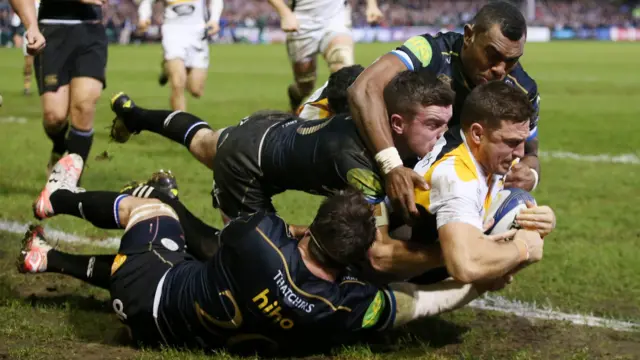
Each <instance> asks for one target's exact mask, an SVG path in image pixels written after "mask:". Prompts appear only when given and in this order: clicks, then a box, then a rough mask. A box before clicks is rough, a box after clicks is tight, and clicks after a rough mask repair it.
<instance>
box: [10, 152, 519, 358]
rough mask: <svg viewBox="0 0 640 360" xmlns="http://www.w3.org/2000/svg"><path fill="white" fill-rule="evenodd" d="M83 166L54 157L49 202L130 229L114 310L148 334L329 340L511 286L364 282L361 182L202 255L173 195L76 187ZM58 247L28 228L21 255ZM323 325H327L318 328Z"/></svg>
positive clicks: (205, 343)
mask: <svg viewBox="0 0 640 360" xmlns="http://www.w3.org/2000/svg"><path fill="white" fill-rule="evenodd" d="M81 167H82V159H81V158H80V157H79V156H77V155H75V154H71V155H68V156H67V157H65V158H63V159H62V160H61V162H59V163H58V164H56V168H55V172H54V173H52V177H51V179H55V180H57V181H54V182H50V183H49V184H48V186H49V188H50V190H51V193H52V196H51V201H52V202H53V203H54V204H53V208H58V207H67V208H68V209H71V204H73V205H75V207H76V208H78V207H79V208H81V209H82V208H84V210H83V211H81V212H80V213H78V212H77V211H76V210H74V211H73V212H74V213H75V216H77V217H79V218H84V219H86V220H89V221H91V222H92V223H93V224H101V225H102V227H107V226H108V225H110V226H111V227H112V228H120V227H122V228H124V229H125V230H124V231H125V232H124V235H123V236H122V239H121V244H120V248H119V250H118V254H117V255H116V256H115V257H114V258H113V260H114V261H113V263H112V266H111V269H110V271H109V272H108V273H109V274H110V286H109V288H110V294H111V302H112V306H113V309H114V311H115V313H116V314H117V315H118V317H119V318H120V320H121V321H122V322H123V323H124V324H126V325H127V326H128V327H129V329H130V333H131V335H132V338H133V339H134V340H135V341H136V342H137V343H138V344H141V345H145V346H157V345H169V346H178V347H188V348H203V349H206V350H213V349H218V348H223V347H224V348H227V349H228V350H230V351H240V352H244V353H247V352H248V353H253V352H254V351H260V352H261V353H263V354H271V355H276V354H277V355H292V354H296V353H299V352H309V351H317V350H324V349H325V348H326V347H327V346H331V345H340V344H344V343H346V342H348V341H349V339H350V338H352V337H354V336H358V335H359V336H366V335H367V334H373V332H374V331H381V330H386V329H391V328H396V327H400V326H402V325H404V324H406V323H408V322H410V321H412V320H415V319H418V318H422V317H426V316H432V315H436V314H439V313H442V312H445V311H450V310H453V309H456V308H458V307H460V306H464V305H465V304H467V303H468V302H469V301H471V299H473V298H475V297H477V296H478V295H479V294H481V293H483V292H485V291H488V290H493V289H497V288H500V287H501V286H503V285H504V282H503V281H492V282H486V283H477V284H473V285H472V284H462V283H460V282H457V281H455V280H448V281H445V282H442V283H439V284H435V285H429V286H424V285H422V286H421V285H414V284H410V283H393V284H390V285H389V286H384V287H378V286H374V285H372V284H369V283H366V282H364V281H361V280H360V279H358V277H357V276H356V275H355V274H353V273H352V272H351V271H349V266H350V264H353V263H354V262H357V261H359V260H360V259H362V258H364V257H365V254H366V252H367V250H368V248H369V247H370V246H371V244H372V243H373V241H374V238H375V237H376V233H377V231H376V225H375V220H374V211H373V207H372V206H371V205H370V204H368V203H367V202H366V200H365V199H364V197H363V196H362V194H361V193H360V192H358V191H356V190H353V189H346V190H345V191H343V192H342V193H341V194H338V195H335V196H332V197H330V198H328V199H326V200H325V201H324V202H323V203H322V204H321V206H320V208H319V209H318V213H317V214H316V217H315V219H314V221H313V223H312V224H311V225H310V226H309V228H308V229H307V230H306V231H305V232H304V233H303V234H302V235H301V236H299V237H298V238H296V237H295V236H294V235H293V234H291V233H290V231H289V227H288V226H287V224H286V223H285V222H284V221H283V220H282V219H281V218H280V217H278V216H277V215H275V214H268V213H265V212H263V211H261V212H257V213H254V214H251V215H246V216H243V217H239V218H237V219H235V220H233V221H231V222H230V223H229V224H228V225H227V226H225V228H224V229H223V230H222V231H220V232H219V235H218V238H217V240H218V242H219V246H220V248H219V250H218V252H217V253H216V255H215V256H214V257H213V258H212V259H211V260H209V261H207V262H200V261H197V260H194V259H193V258H192V257H191V256H190V255H188V254H187V253H186V252H185V234H184V233H183V231H182V228H181V224H180V222H179V221H178V217H177V215H176V213H175V212H174V211H173V209H172V208H171V207H170V206H168V205H166V204H163V203H161V202H160V201H158V200H155V199H140V198H135V197H133V196H124V197H123V196H122V195H121V194H118V193H109V192H81V191H79V189H78V188H77V187H75V183H76V182H77V179H78V177H79V168H81ZM81 197H82V198H85V199H87V198H91V200H89V201H84V202H83V201H80V200H79V199H80V198H81ZM85 205H86V207H85ZM68 213H72V212H68ZM530 234H531V232H526V231H519V232H518V234H516V235H515V236H516V239H520V237H529V236H530ZM53 251H55V250H52V249H51V247H50V246H49V245H48V244H47V243H46V239H45V236H44V232H43V230H42V228H40V227H32V228H30V230H29V231H28V232H27V234H26V236H25V239H24V241H23V250H22V252H21V261H20V264H19V266H20V267H21V268H23V271H26V270H27V269H30V270H35V271H33V272H39V271H40V270H41V269H43V268H44V269H45V270H46V267H47V261H48V259H49V258H50V257H51V254H52V252H53ZM36 263H39V264H40V266H38V267H34V264H36ZM103 270H104V269H103ZM318 333H322V334H323V336H322V337H320V338H318V337H317V336H313V335H316V334H318Z"/></svg>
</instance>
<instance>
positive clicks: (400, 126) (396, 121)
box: [389, 114, 404, 135]
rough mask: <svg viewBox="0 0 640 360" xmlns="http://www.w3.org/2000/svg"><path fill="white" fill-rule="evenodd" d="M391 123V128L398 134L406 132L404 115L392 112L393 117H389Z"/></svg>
mask: <svg viewBox="0 0 640 360" xmlns="http://www.w3.org/2000/svg"><path fill="white" fill-rule="evenodd" d="M389 124H391V130H392V131H393V132H395V133H396V134H398V135H401V134H402V133H403V132H404V119H403V118H402V115H398V114H392V115H391V119H389Z"/></svg>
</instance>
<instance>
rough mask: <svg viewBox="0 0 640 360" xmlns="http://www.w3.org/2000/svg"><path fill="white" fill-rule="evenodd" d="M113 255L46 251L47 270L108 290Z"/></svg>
mask: <svg viewBox="0 0 640 360" xmlns="http://www.w3.org/2000/svg"><path fill="white" fill-rule="evenodd" d="M115 257H116V256H115V255H73V254H67V253H64V252H61V251H58V250H54V249H52V250H49V252H48V253H47V272H52V273H58V274H65V275H70V276H73V277H74V278H76V279H79V280H82V281H85V282H88V283H89V284H91V285H95V286H98V287H101V288H103V289H107V290H109V287H110V285H111V265H112V264H113V261H114V259H115Z"/></svg>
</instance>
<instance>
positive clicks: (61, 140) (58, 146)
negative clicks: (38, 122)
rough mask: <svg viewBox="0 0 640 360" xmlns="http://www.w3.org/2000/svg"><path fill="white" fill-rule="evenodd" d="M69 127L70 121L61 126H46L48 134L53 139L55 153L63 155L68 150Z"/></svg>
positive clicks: (45, 130)
mask: <svg viewBox="0 0 640 360" xmlns="http://www.w3.org/2000/svg"><path fill="white" fill-rule="evenodd" d="M68 129H69V123H68V122H65V124H64V126H63V127H61V128H51V127H46V126H45V128H44V132H45V133H46V134H47V136H48V137H49V139H51V142H53V152H54V153H56V154H60V155H62V154H64V152H65V151H67V144H66V136H67V130H68Z"/></svg>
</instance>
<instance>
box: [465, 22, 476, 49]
mask: <svg viewBox="0 0 640 360" xmlns="http://www.w3.org/2000/svg"><path fill="white" fill-rule="evenodd" d="M473 37H474V32H473V25H472V24H466V25H465V26H464V46H465V47H468V46H471V43H472V42H473Z"/></svg>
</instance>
